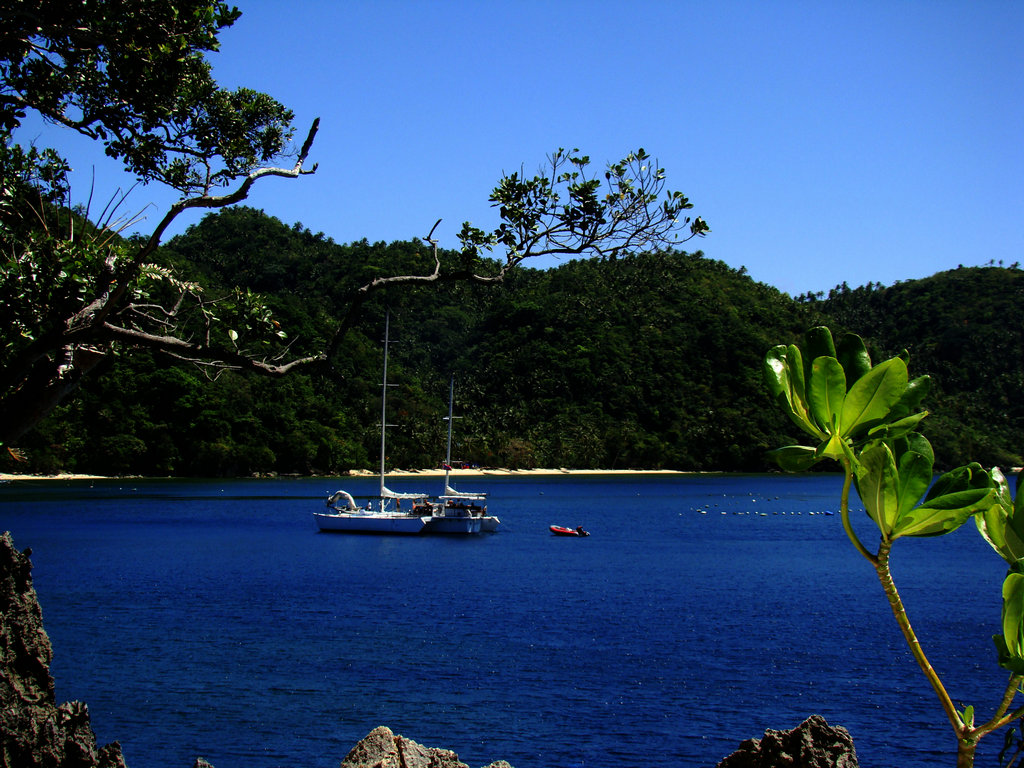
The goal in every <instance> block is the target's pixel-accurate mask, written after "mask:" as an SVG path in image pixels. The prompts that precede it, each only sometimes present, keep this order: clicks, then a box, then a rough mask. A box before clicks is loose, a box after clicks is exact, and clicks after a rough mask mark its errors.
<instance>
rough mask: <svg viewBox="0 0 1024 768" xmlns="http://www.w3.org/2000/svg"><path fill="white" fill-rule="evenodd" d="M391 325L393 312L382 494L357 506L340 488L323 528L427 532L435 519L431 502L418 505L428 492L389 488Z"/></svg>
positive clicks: (319, 516)
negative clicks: (404, 504)
mask: <svg viewBox="0 0 1024 768" xmlns="http://www.w3.org/2000/svg"><path fill="white" fill-rule="evenodd" d="M390 325H391V315H390V314H387V315H385V318H384V376H383V379H384V383H383V386H382V387H381V397H380V400H381V415H380V495H379V496H378V497H377V498H376V502H377V503H376V505H375V504H374V499H372V498H371V499H370V501H368V502H367V505H366V507H365V508H361V507H359V506H357V505H356V503H355V499H353V498H352V494H350V493H348V492H347V491H336V492H335V493H333V494H331V495H330V496H329V497H328V498H327V511H326V512H316V513H314V514H313V519H314V520H315V522H316V526H317V528H319V529H320V530H321V531H336V532H341V533H398V534H417V533H423V532H424V531H425V530H426V528H427V523H428V521H429V520H430V518H431V514H430V512H427V513H426V514H422V510H423V509H429V506H430V505H429V504H428V505H427V506H426V507H424V506H421V505H419V504H417V503H416V502H417V501H421V500H424V499H426V497H427V494H425V493H396V492H395V491H392V490H391V489H390V488H388V487H387V484H386V482H385V479H386V475H385V469H384V459H385V456H386V455H387V454H386V453H385V450H384V447H385V443H386V433H387V427H388V423H387V413H388V340H389V333H390ZM403 499H407V500H409V502H410V503H409V507H410V510H409V511H406V512H403V511H402V500H403Z"/></svg>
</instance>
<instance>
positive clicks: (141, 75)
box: [0, 0, 292, 196]
mask: <svg viewBox="0 0 1024 768" xmlns="http://www.w3.org/2000/svg"><path fill="white" fill-rule="evenodd" d="M239 15H240V14H239V11H238V9H237V8H233V7H231V6H229V5H227V4H226V3H220V2H209V0H175V2H170V0H123V1H122V2H117V3H66V2H57V1H56V0H46V1H45V2H42V3H40V2H28V1H27V0H15V1H14V2H13V3H11V4H9V7H8V8H7V9H6V11H5V14H4V26H5V29H4V41H5V44H4V46H3V50H2V53H0V128H2V130H4V131H11V130H13V129H14V128H16V127H17V126H18V125H19V124H20V122H21V120H22V119H23V118H24V116H25V114H26V111H27V110H28V109H33V110H36V111H38V112H39V113H40V114H41V115H42V116H43V117H44V118H46V119H47V120H49V121H51V122H53V123H56V124H59V125H63V126H65V127H68V128H71V129H73V130H76V131H78V132H79V133H82V134H84V135H85V136H88V137H89V138H92V139H96V140H98V141H100V142H102V143H103V145H104V146H105V149H106V153H107V154H108V155H109V156H110V157H113V158H117V159H119V160H121V161H122V162H123V163H124V165H125V167H126V168H127V170H129V171H130V172H131V173H133V174H134V175H136V176H137V177H138V178H140V179H142V180H144V181H159V182H161V183H164V184H167V185H169V186H171V187H173V188H174V189H177V190H179V191H181V192H182V193H183V194H185V195H187V196H190V195H193V194H196V193H205V192H207V191H209V189H211V188H212V187H216V186H221V185H223V184H225V183H228V182H230V181H231V180H232V179H234V178H235V177H237V176H238V175H244V174H246V173H248V172H249V171H250V170H252V169H253V168H255V167H257V166H258V165H259V164H260V163H265V162H267V161H268V160H270V159H271V158H272V157H274V156H276V155H277V154H278V153H280V152H281V150H282V149H283V148H284V146H285V144H286V142H287V141H288V139H289V138H290V136H291V126H290V123H291V119H292V114H291V112H290V111H289V110H287V109H286V108H284V107H283V106H281V105H280V104H278V103H277V102H276V101H274V100H273V99H272V98H270V97H269V96H267V95H265V94H262V93H258V92H256V91H252V90H250V89H247V88H239V89H237V90H235V91H226V90H224V89H221V88H219V87H218V86H217V84H216V83H215V82H214V81H213V78H212V76H211V73H210V65H209V63H208V62H207V60H206V59H205V56H204V54H205V53H206V52H208V51H215V50H217V48H218V41H217V35H218V34H219V33H220V31H221V30H222V29H223V28H225V27H227V26H230V25H231V24H232V23H234V21H235V20H236V19H237V18H238V16H239ZM214 159H216V162H211V161H213V160H214Z"/></svg>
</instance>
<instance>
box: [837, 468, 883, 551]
mask: <svg viewBox="0 0 1024 768" xmlns="http://www.w3.org/2000/svg"><path fill="white" fill-rule="evenodd" d="M842 463H843V472H844V474H845V477H844V478H843V494H842V496H841V497H840V500H839V514H840V515H841V516H842V519H843V530H844V531H846V537H847V538H848V539H849V540H850V542H851V543H852V544H853V546H854V548H856V550H857V551H858V552H860V553H861V555H862V556H863V557H864V559H865V560H867V561H868V562H869V563H871V565H873V566H875V568H876V569H877V568H878V558H877V557H875V556H874V555H872V554H871V553H870V552H868V549H867V547H865V546H864V545H863V544H862V543H861V540H860V539H859V538H857V534H856V533H854V530H853V526H852V525H851V524H850V486H851V485H852V484H853V467H852V466H850V460H849V459H843V462H842Z"/></svg>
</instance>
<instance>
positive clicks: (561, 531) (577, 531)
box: [551, 525, 590, 536]
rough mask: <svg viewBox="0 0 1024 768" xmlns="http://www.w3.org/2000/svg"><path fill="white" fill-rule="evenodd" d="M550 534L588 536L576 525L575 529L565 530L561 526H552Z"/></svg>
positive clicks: (581, 527) (580, 526)
mask: <svg viewBox="0 0 1024 768" xmlns="http://www.w3.org/2000/svg"><path fill="white" fill-rule="evenodd" d="M551 532H552V533H553V534H555V536H589V535H590V534H589V533H587V532H586V531H584V530H583V526H582V525H577V526H576V527H575V528H565V527H563V526H561V525H552V526H551Z"/></svg>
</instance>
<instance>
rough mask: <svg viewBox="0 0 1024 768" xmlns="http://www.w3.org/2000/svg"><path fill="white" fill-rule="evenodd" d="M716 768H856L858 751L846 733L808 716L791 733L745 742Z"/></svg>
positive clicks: (774, 733)
mask: <svg viewBox="0 0 1024 768" xmlns="http://www.w3.org/2000/svg"><path fill="white" fill-rule="evenodd" d="M717 768H858V764H857V750H855V749H854V748H853V738H851V736H850V733H849V731H847V730H846V729H845V728H843V727H842V726H837V727H835V728H833V727H832V726H830V725H829V724H828V723H827V722H825V718H823V717H822V716H821V715H811V716H810V717H809V718H807V719H806V720H804V721H803V722H802V723H801V724H800V725H798V726H797V727H796V728H794V729H793V730H791V731H775V730H771V729H769V730H767V731H765V732H764V737H763V738H760V739H747V741H744V742H743V743H742V744H740V748H739V749H738V750H736V751H735V752H733V753H732V754H731V755H729V756H728V757H727V758H725V759H724V760H722V761H721V762H720V763H719V764H718V766H717Z"/></svg>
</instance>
